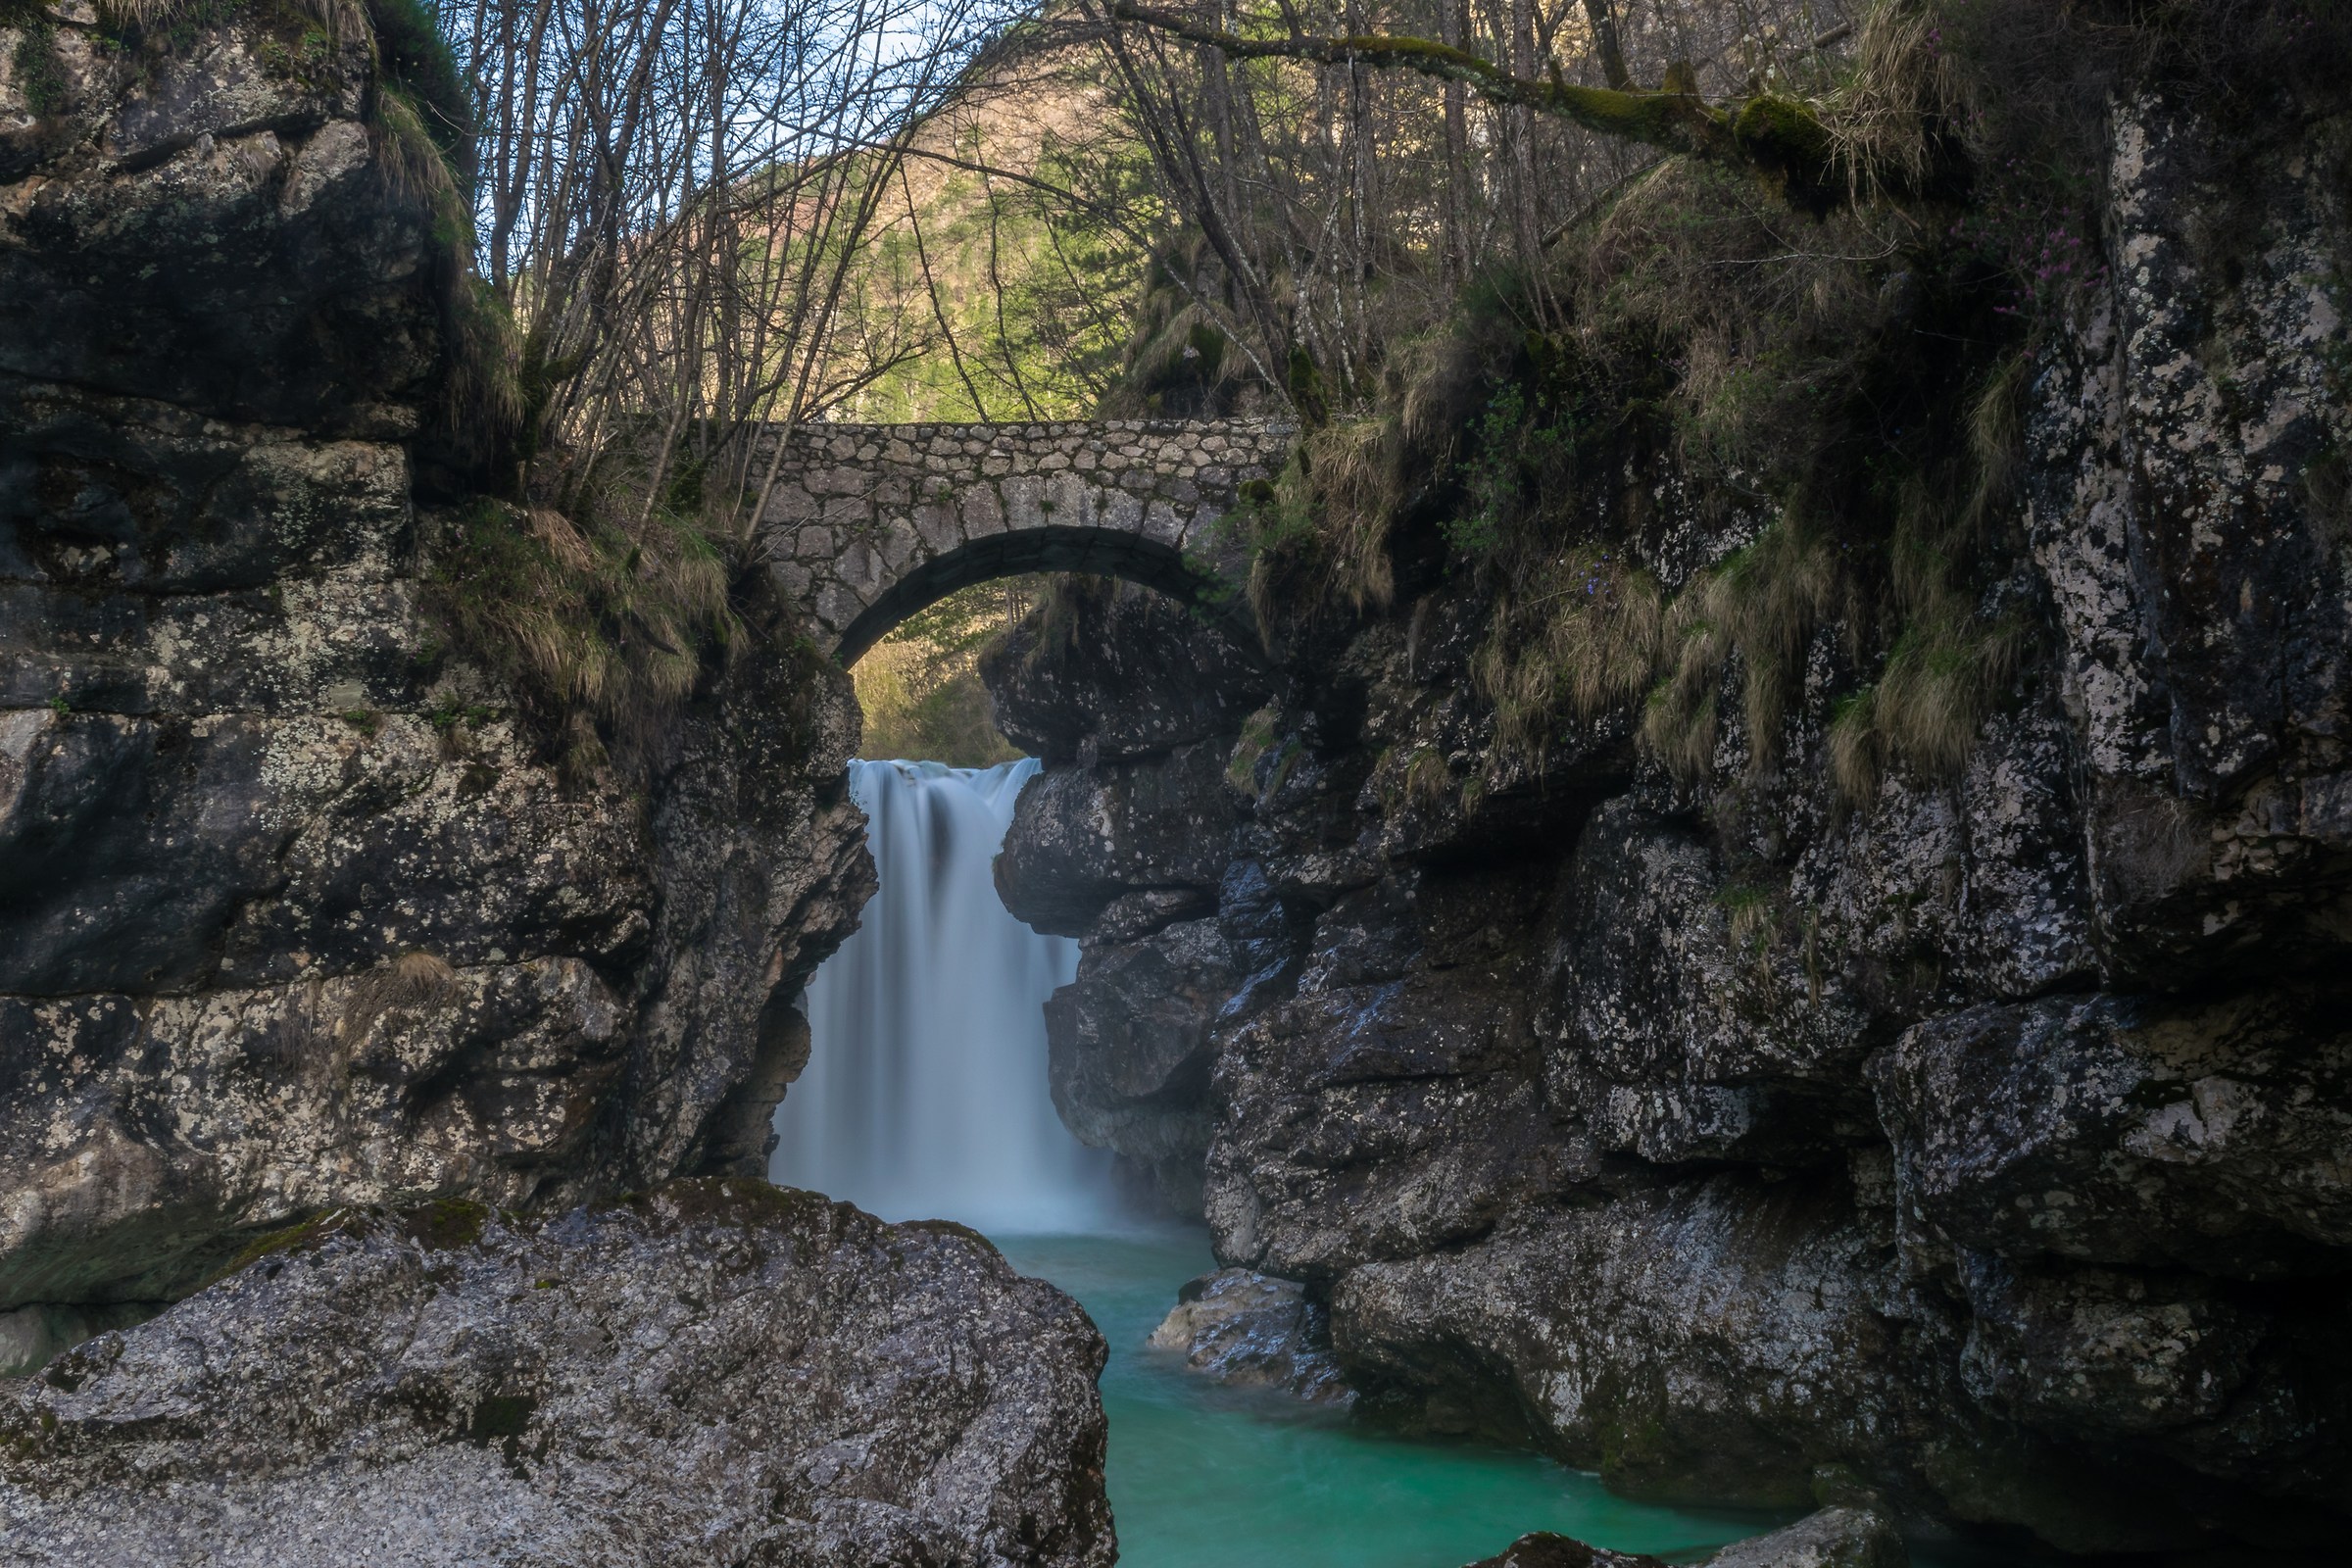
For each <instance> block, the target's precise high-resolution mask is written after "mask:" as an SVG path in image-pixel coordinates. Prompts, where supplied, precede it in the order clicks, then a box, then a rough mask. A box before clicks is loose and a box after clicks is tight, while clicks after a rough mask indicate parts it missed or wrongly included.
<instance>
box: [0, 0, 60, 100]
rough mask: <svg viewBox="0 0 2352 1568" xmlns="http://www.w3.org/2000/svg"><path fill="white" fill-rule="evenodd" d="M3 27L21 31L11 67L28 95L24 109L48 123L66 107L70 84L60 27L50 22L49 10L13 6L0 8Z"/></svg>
mask: <svg viewBox="0 0 2352 1568" xmlns="http://www.w3.org/2000/svg"><path fill="white" fill-rule="evenodd" d="M0 27H13V28H15V29H16V30H17V42H16V48H15V50H14V51H13V52H12V53H11V54H10V56H9V65H10V68H11V71H12V73H13V74H14V75H15V76H16V79H17V90H18V91H20V92H22V93H23V94H24V95H25V108H27V109H29V110H31V111H32V113H33V114H34V116H35V117H37V118H39V119H43V120H46V119H48V118H49V117H50V116H52V115H54V114H56V113H57V112H58V111H59V110H61V109H63V108H65V107H66V94H67V90H68V88H69V86H70V83H69V82H68V81H67V79H66V69H65V67H64V66H63V65H62V64H61V63H60V62H59V61H58V58H57V27H56V25H55V24H53V23H52V22H50V20H49V14H48V12H47V11H46V10H44V9H43V8H42V7H40V6H39V5H36V4H28V3H27V4H20V3H13V0H12V3H11V4H8V5H5V6H0Z"/></svg>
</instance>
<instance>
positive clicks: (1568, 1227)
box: [1332, 1175, 1909, 1506]
mask: <svg viewBox="0 0 2352 1568" xmlns="http://www.w3.org/2000/svg"><path fill="white" fill-rule="evenodd" d="M1849 1214H1850V1211H1849V1210H1848V1209H1847V1208H1846V1206H1845V1202H1844V1199H1843V1197H1842V1195H1841V1194H1840V1193H1839V1192H1838V1190H1837V1188H1836V1186H1835V1185H1833V1184H1829V1183H1807V1182H1800V1181H1794V1180H1791V1181H1785V1182H1781V1183H1775V1184H1762V1183H1758V1182H1756V1181H1755V1180H1753V1179H1752V1178H1747V1177H1741V1176H1735V1175H1719V1176H1715V1177H1712V1178H1710V1179H1708V1180H1706V1181H1704V1182H1700V1183H1696V1184H1685V1185H1678V1186H1674V1187H1667V1188H1660V1189H1658V1190H1655V1191H1650V1192H1642V1193H1636V1194H1632V1195H1629V1196H1627V1197H1625V1198H1621V1199H1617V1200H1615V1201H1608V1202H1603V1203H1599V1204H1595V1205H1593V1206H1591V1207H1587V1208H1577V1209H1560V1210H1553V1211H1549V1212H1537V1213H1530V1214H1527V1215H1524V1216H1522V1217H1518V1218H1515V1219H1513V1220H1510V1221H1508V1222H1506V1223H1505V1224H1503V1225H1502V1226H1500V1227H1499V1228H1498V1229H1497V1230H1496V1231H1495V1234H1494V1235H1493V1236H1491V1237H1489V1238H1487V1239H1486V1240H1483V1241H1480V1242H1477V1243H1475V1244H1473V1245H1471V1246H1468V1247H1463V1248H1457V1249H1454V1250H1448V1251H1446V1252H1442V1253H1436V1254H1432V1255H1427V1256H1421V1257H1414V1258H1409V1259H1403V1260H1399V1261H1395V1262H1383V1263H1376V1264H1370V1265H1367V1266H1364V1267H1360V1268H1356V1269H1354V1270H1351V1271H1350V1272H1349V1273H1348V1274H1347V1276H1346V1277H1344V1278H1343V1279H1342V1280H1341V1281H1340V1282H1339V1283H1338V1284H1337V1285H1336V1286H1335V1287H1334V1288H1333V1292H1332V1337H1333V1343H1334V1345H1335V1347H1336V1348H1338V1350H1339V1352H1340V1356H1341V1360H1342V1363H1343V1365H1345V1366H1347V1367H1348V1368H1350V1369H1351V1371H1357V1372H1360V1373H1362V1374H1363V1375H1366V1376H1370V1377H1374V1378H1378V1379H1380V1380H1382V1381H1384V1382H1386V1383H1388V1384H1390V1385H1392V1386H1397V1387H1401V1388H1402V1389H1404V1390H1406V1391H1409V1392H1412V1393H1415V1394H1417V1395H1421V1396H1424V1397H1427V1396H1435V1397H1437V1398H1438V1399H1439V1400H1440V1401H1441V1402H1442V1403H1446V1404H1449V1405H1451V1406H1453V1407H1455V1408H1457V1409H1459V1410H1460V1411H1461V1412H1462V1415H1461V1424H1462V1425H1463V1426H1465V1427H1467V1428H1470V1429H1474V1430H1475V1429H1478V1428H1485V1429H1488V1430H1491V1431H1494V1432H1496V1433H1498V1434H1511V1433H1516V1434H1518V1435H1521V1436H1533V1437H1535V1438H1537V1439H1539V1440H1540V1441H1541V1442H1542V1443H1543V1444H1544V1446H1546V1447H1547V1448H1549V1449H1551V1450H1552V1451H1553V1452H1555V1453H1557V1454H1559V1455H1560V1456H1561V1457H1562V1458H1564V1459H1566V1460H1567V1461H1568V1462H1570V1463H1573V1464H1577V1465H1580V1466H1586V1467H1591V1468H1596V1469H1598V1470H1599V1471H1600V1472H1601V1474H1602V1475H1603V1476H1604V1477H1605V1478H1607V1479H1608V1480H1609V1481H1610V1482H1611V1484H1612V1485H1614V1486H1618V1487H1622V1488H1624V1489H1626V1490H1628V1491H1631V1492H1634V1493H1636V1494H1638V1495H1647V1496H1657V1497H1665V1498H1688V1499H1693V1500H1695V1499H1697V1498H1702V1497H1712V1498H1715V1499H1717V1500H1734V1499H1737V1500H1740V1501H1744V1502H1749V1503H1754V1504H1759V1505H1777V1506H1788V1505H1789V1504H1791V1503H1796V1502H1801V1501H1804V1500H1808V1499H1809V1498H1810V1496H1811V1495H1812V1494H1811V1474H1812V1469H1813V1466H1814V1465H1815V1464H1816V1463H1819V1462H1821V1461H1823V1460H1825V1459H1830V1458H1842V1459H1845V1460H1847V1461H1848V1462H1850V1463H1853V1464H1855V1465H1856V1467H1857V1468H1860V1469H1863V1470H1864V1471H1865V1472H1866V1473H1867V1472H1868V1471H1870V1470H1873V1469H1876V1468H1878V1467H1880V1466H1881V1465H1883V1464H1884V1463H1885V1461H1886V1459H1887V1456H1888V1455H1887V1448H1888V1446H1889V1444H1890V1441H1891V1440H1892V1439H1893V1438H1894V1436H1895V1435H1896V1434H1898V1433H1899V1432H1901V1431H1903V1430H1904V1428H1905V1426H1906V1422H1907V1411H1906V1403H1907V1400H1908V1398H1909V1393H1908V1391H1907V1390H1906V1389H1905V1387H1904V1386H1903V1384H1902V1382H1901V1380H1900V1379H1899V1377H1898V1376H1897V1375H1896V1373H1895V1368H1894V1365H1893V1363H1894V1361H1895V1356H1894V1351H1895V1348H1896V1345H1897V1343H1898V1341H1897V1339H1896V1337H1895V1336H1896V1332H1897V1331H1896V1330H1895V1329H1894V1327H1893V1325H1891V1324H1889V1323H1887V1321H1886V1320H1885V1319H1884V1318H1883V1317H1882V1315H1881V1312H1880V1308H1881V1307H1882V1306H1883V1304H1884V1301H1883V1299H1882V1298H1881V1297H1880V1296H1879V1295H1878V1293H1877V1290H1876V1289H1875V1285H1876V1280H1875V1277H1874V1276H1875V1274H1876V1270H1875V1269H1874V1267H1873V1265H1872V1249H1871V1248H1870V1246H1869V1243H1868V1241H1867V1240H1866V1238H1865V1237H1864V1236H1863V1235H1862V1234H1861V1233H1860V1232H1859V1231H1858V1230H1857V1229H1856V1228H1855V1227H1854V1225H1853V1223H1852V1220H1851V1218H1850V1217H1849Z"/></svg>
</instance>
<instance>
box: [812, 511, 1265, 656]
mask: <svg viewBox="0 0 2352 1568" xmlns="http://www.w3.org/2000/svg"><path fill="white" fill-rule="evenodd" d="M1032 571H1083V572H1089V573H1092V574H1093V575H1095V576H1098V577H1118V578H1121V579H1123V580H1125V581H1127V582H1137V583H1142V584H1143V585H1144V586H1145V587H1147V588H1156V589H1158V590H1159V591H1160V592H1161V593H1164V594H1167V595H1169V596H1171V597H1172V598H1176V599H1180V600H1183V601H1184V602H1186V603H1188V604H1194V605H1199V606H1201V608H1202V609H1203V610H1204V611H1206V612H1207V613H1209V614H1210V615H1211V617H1212V618H1214V619H1216V620H1217V621H1218V622H1219V623H1220V624H1222V625H1223V626H1224V627H1225V628H1226V630H1227V631H1229V632H1233V633H1236V634H1238V635H1239V636H1240V638H1241V641H1242V646H1243V647H1246V648H1253V647H1255V646H1256V645H1257V628H1256V626H1255V625H1254V624H1252V623H1251V621H1250V615H1249V611H1248V603H1247V600H1246V599H1245V597H1244V596H1243V594H1242V593H1241V591H1240V587H1239V584H1238V583H1237V582H1236V581H1235V580H1233V579H1232V578H1231V577H1229V576H1228V575H1227V574H1225V573H1223V572H1220V571H1218V570H1216V569H1215V568H1214V567H1213V566H1211V565H1208V564H1206V563H1204V562H1202V561H1201V560H1199V559H1197V558H1188V557H1187V556H1186V555H1185V554H1184V553H1183V552H1182V551H1181V550H1178V549H1177V548H1176V547H1175V546H1173V545H1169V544H1164V543H1162V542H1160V541H1159V540H1157V539H1149V538H1145V537H1143V536H1142V535H1140V534H1133V533H1121V532H1118V531H1116V530H1113V529H1109V528H1103V527H1085V528H1079V527H1061V526H1058V525H1054V524H1051V523H1049V524H1046V525H1044V526H1041V527H1036V528H1022V529H1018V530H1015V531H1012V532H1007V533H1000V534H991V535H989V536H988V537H986V538H982V539H975V540H972V541H971V542H969V543H968V544H964V545H960V546H957V547H956V549H953V550H948V551H944V552H942V553H941V554H939V555H935V556H933V557H931V558H930V559H929V560H927V561H925V562H923V563H922V564H920V565H916V566H913V567H911V568H910V569H908V570H907V571H903V572H901V573H900V574H899V575H898V577H897V578H896V579H895V580H894V581H893V582H892V583H891V584H890V586H889V587H887V588H885V589H883V590H882V593H881V595H880V596H879V597H877V598H876V599H875V600H874V601H873V603H871V604H869V605H867V606H866V607H865V609H864V610H862V611H861V612H859V613H858V618H857V619H855V620H853V621H851V622H850V624H849V626H848V627H847V628H846V629H845V630H844V631H843V632H842V633H841V636H840V639H839V641H838V642H837V643H836V644H835V646H834V650H833V656H834V658H836V659H838V660H839V661H840V662H842V663H844V664H854V663H856V662H858V658H859V656H861V655H862V654H864V652H865V651H866V650H867V649H869V648H871V647H873V646H874V644H876V643H878V642H880V641H881V640H882V639H883V638H885V637H887V636H889V635H890V634H891V632H892V631H894V630H896V629H897V628H898V626H899V625H900V624H901V623H902V622H903V621H905V620H906V619H907V616H909V615H912V614H914V613H916V612H917V611H920V610H923V609H926V608H927V607H929V606H931V605H934V604H937V603H938V602H939V601H940V600H942V599H944V598H946V597H947V596H948V595H950V594H952V593H954V592H955V591H956V589H958V588H968V587H970V586H971V585H972V584H973V583H976V582H987V581H989V580H991V579H992V578H996V577H1013V576H1019V575H1021V574H1022V573H1024V572H1032Z"/></svg>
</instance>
